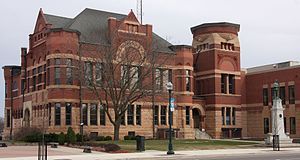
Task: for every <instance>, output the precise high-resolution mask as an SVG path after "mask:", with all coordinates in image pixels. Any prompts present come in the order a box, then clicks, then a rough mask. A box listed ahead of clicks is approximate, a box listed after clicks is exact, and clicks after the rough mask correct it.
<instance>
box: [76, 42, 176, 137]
mask: <svg viewBox="0 0 300 160" xmlns="http://www.w3.org/2000/svg"><path fill="white" fill-rule="evenodd" d="M155 43H156V42H152V41H149V42H146V44H145V43H142V42H141V43H140V42H138V41H135V40H128V39H127V40H123V41H122V40H114V41H113V43H112V44H113V45H112V46H98V47H97V53H96V54H93V55H92V56H91V57H92V58H90V60H88V61H85V62H83V63H84V64H83V65H82V66H83V72H84V74H83V75H84V76H83V80H84V84H85V86H87V87H88V88H89V89H90V91H92V92H93V93H94V95H95V98H96V99H97V101H99V103H100V104H101V106H100V107H103V109H104V110H105V112H106V115H107V116H108V119H109V121H110V122H111V123H112V125H113V126H114V140H115V141H118V140H119V129H120V125H121V122H122V119H123V117H124V116H125V113H126V111H127V110H128V107H129V106H130V105H132V104H133V103H135V102H137V101H139V100H141V99H143V100H145V101H150V102H151V96H154V94H157V93H159V92H160V91H162V90H163V85H164V84H163V83H165V81H163V80H162V79H161V77H164V75H163V74H164V72H159V73H158V71H161V70H164V69H163V68H166V67H165V65H166V64H167V63H168V61H169V60H171V59H172V57H171V56H172V55H170V54H167V53H161V52H159V51H158V50H157V49H158V48H159V45H153V44H155ZM141 44H144V45H141ZM143 46H144V47H143ZM154 48H156V49H154ZM91 64H94V66H95V75H94V76H92V75H93V74H92V73H93V71H92V70H91V68H92V67H90V66H92V65H91ZM158 68H159V69H158ZM155 86H156V87H155Z"/></svg>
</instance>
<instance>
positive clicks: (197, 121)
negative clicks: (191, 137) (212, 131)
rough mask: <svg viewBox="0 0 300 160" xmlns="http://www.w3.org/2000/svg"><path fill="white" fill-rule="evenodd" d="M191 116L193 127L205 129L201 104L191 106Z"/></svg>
mask: <svg viewBox="0 0 300 160" xmlns="http://www.w3.org/2000/svg"><path fill="white" fill-rule="evenodd" d="M192 116H193V123H194V128H195V129H199V130H200V131H202V129H205V122H204V117H205V111H204V109H203V107H202V106H201V105H196V106H193V108H192Z"/></svg>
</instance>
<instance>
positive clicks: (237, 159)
mask: <svg viewBox="0 0 300 160" xmlns="http://www.w3.org/2000/svg"><path fill="white" fill-rule="evenodd" d="M146 159H149V158H146ZM146 159H144V160H146ZM157 159H158V160H181V159H182V160H300V152H295V151H284V150H283V151H279V152H278V151H271V150H270V151H268V152H266V153H263V154H262V153H259V154H255V153H251V154H240V155H237V154H235V155H232V156H231V155H209V156H199V155H197V156H188V155H176V156H172V157H171V156H165V157H160V158H155V160H157ZM149 160H150V159H149ZM152 160H153V158H152Z"/></svg>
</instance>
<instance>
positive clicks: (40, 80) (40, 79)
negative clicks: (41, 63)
mask: <svg viewBox="0 0 300 160" xmlns="http://www.w3.org/2000/svg"><path fill="white" fill-rule="evenodd" d="M40 83H42V74H39V75H38V84H40Z"/></svg>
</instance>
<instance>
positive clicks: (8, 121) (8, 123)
mask: <svg viewBox="0 0 300 160" xmlns="http://www.w3.org/2000/svg"><path fill="white" fill-rule="evenodd" d="M10 114H11V113H10V110H9V109H7V110H6V127H10V116H11V115H10Z"/></svg>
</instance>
